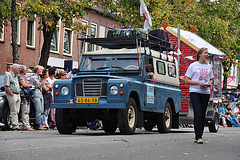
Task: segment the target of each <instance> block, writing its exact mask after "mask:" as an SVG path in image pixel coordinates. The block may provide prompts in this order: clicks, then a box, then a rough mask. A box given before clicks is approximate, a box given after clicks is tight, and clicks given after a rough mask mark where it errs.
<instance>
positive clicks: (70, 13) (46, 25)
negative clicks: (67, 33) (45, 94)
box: [23, 0, 91, 67]
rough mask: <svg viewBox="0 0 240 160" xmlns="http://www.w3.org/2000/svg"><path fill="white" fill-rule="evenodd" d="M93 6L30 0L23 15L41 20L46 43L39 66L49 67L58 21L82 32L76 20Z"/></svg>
mask: <svg viewBox="0 0 240 160" xmlns="http://www.w3.org/2000/svg"><path fill="white" fill-rule="evenodd" d="M89 5H91V2H86V1H85V2H83V1H75V0H55V1H52V0H28V1H27V4H26V5H25V6H24V10H23V13H24V15H25V17H27V18H28V19H35V18H36V17H37V18H39V19H40V21H39V22H40V23H39V28H38V29H41V30H42V31H43V37H44V43H43V46H42V50H41V57H40V61H39V64H40V65H42V66H44V67H47V62H48V58H49V52H50V45H51V39H52V35H53V33H54V32H55V31H56V29H57V24H58V21H59V20H61V21H62V22H63V24H64V26H66V27H68V28H72V29H73V30H80V29H82V28H83V27H85V26H83V25H82V24H81V23H77V22H75V23H74V18H82V17H83V16H84V15H85V12H84V11H83V9H84V8H85V7H87V6H89Z"/></svg>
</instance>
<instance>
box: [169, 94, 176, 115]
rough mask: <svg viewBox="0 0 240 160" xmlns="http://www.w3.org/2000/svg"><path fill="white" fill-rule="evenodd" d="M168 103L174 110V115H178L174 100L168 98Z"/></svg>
mask: <svg viewBox="0 0 240 160" xmlns="http://www.w3.org/2000/svg"><path fill="white" fill-rule="evenodd" d="M167 102H169V103H170V106H171V109H172V114H176V110H175V105H174V101H173V99H172V98H168V99H167Z"/></svg>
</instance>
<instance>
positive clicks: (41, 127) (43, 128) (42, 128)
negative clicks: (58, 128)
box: [38, 124, 46, 130]
mask: <svg viewBox="0 0 240 160" xmlns="http://www.w3.org/2000/svg"><path fill="white" fill-rule="evenodd" d="M38 129H39V130H45V129H46V128H45V127H43V126H42V125H41V124H39V127H38Z"/></svg>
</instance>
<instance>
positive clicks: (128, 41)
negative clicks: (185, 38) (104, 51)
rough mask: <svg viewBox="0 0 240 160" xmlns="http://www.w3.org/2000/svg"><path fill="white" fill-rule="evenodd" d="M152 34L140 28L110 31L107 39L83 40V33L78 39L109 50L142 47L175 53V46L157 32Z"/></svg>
mask: <svg viewBox="0 0 240 160" xmlns="http://www.w3.org/2000/svg"><path fill="white" fill-rule="evenodd" d="M157 32H159V31H157ZM160 32H161V31H160ZM152 33H154V35H151V34H147V33H145V32H143V30H142V29H140V28H138V29H116V30H109V32H108V34H107V38H92V37H91V38H81V36H80V35H81V34H82V33H79V34H78V38H77V39H78V40H81V41H84V42H88V43H91V44H95V45H99V46H102V47H104V48H109V49H121V48H128V49H134V48H137V47H139V46H140V45H141V46H142V47H149V48H151V49H153V50H155V51H174V46H173V44H172V43H171V42H169V41H165V40H163V39H161V38H160V36H158V34H155V32H152ZM148 38H149V39H148Z"/></svg>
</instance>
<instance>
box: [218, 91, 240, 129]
mask: <svg viewBox="0 0 240 160" xmlns="http://www.w3.org/2000/svg"><path fill="white" fill-rule="evenodd" d="M214 109H216V110H217V112H218V113H219V120H220V123H221V124H222V126H223V127H228V126H232V127H240V121H239V118H240V99H239V98H235V97H234V96H232V97H230V95H229V94H227V95H226V96H225V95H222V103H220V104H219V107H218V105H215V106H214Z"/></svg>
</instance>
